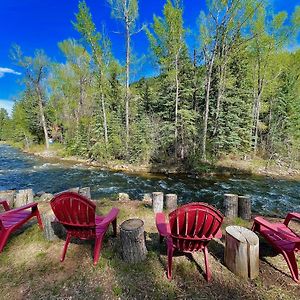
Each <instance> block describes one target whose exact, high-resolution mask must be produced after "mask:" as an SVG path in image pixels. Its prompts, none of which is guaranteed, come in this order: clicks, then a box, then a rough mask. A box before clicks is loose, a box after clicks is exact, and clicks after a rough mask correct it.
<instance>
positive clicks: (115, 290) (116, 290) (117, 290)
mask: <svg viewBox="0 0 300 300" xmlns="http://www.w3.org/2000/svg"><path fill="white" fill-rule="evenodd" d="M112 291H113V293H114V295H115V296H116V297H120V296H121V295H122V292H123V290H122V288H121V287H120V286H118V285H115V286H113V288H112Z"/></svg>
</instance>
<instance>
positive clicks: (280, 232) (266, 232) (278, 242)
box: [252, 212, 300, 283]
mask: <svg viewBox="0 0 300 300" xmlns="http://www.w3.org/2000/svg"><path fill="white" fill-rule="evenodd" d="M293 218H295V219H298V220H300V213H296V212H292V213H288V214H287V216H286V218H285V220H284V222H283V223H280V222H279V223H271V222H269V221H267V220H265V219H264V218H262V217H256V218H254V223H253V226H252V230H253V231H257V232H259V233H260V234H261V235H262V236H263V237H264V238H265V239H266V240H267V241H268V242H269V243H270V244H271V245H272V246H273V247H274V248H275V249H276V250H277V251H278V252H279V253H281V254H282V255H283V257H284V259H285V260H286V262H287V264H288V267H289V269H290V272H291V274H292V278H293V279H294V280H295V281H296V282H297V283H300V278H299V271H298V266H297V261H296V255H295V254H296V253H297V252H299V251H300V236H299V235H298V234H297V233H296V232H294V231H293V230H292V229H291V228H290V227H289V222H290V220H291V219H293Z"/></svg>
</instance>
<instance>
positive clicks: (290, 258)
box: [282, 251, 300, 283]
mask: <svg viewBox="0 0 300 300" xmlns="http://www.w3.org/2000/svg"><path fill="white" fill-rule="evenodd" d="M282 254H283V257H284V259H285V260H286V262H287V264H288V267H289V269H290V272H291V275H292V278H293V279H294V280H295V281H296V282H297V283H300V278H299V271H298V265H297V261H296V257H295V253H294V252H285V251H283V252H282Z"/></svg>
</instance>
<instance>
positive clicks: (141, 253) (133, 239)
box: [120, 219, 147, 263]
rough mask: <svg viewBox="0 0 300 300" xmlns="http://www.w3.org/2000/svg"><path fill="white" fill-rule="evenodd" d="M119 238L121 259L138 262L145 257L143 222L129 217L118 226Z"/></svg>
mask: <svg viewBox="0 0 300 300" xmlns="http://www.w3.org/2000/svg"><path fill="white" fill-rule="evenodd" d="M120 238H121V246H122V256H123V259H124V260H125V261H126V262H128V263H139V262H141V261H143V260H145V259H146V256H147V248H146V244H145V232H144V222H143V221H142V220H140V219H129V220H127V221H124V222H123V223H122V224H121V226H120Z"/></svg>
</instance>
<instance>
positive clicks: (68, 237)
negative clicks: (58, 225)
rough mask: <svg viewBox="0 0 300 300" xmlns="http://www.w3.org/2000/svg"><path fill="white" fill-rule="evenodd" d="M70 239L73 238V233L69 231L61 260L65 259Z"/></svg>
mask: <svg viewBox="0 0 300 300" xmlns="http://www.w3.org/2000/svg"><path fill="white" fill-rule="evenodd" d="M70 240H71V235H70V234H69V233H67V238H66V242H65V245H64V249H63V252H62V255H61V259H60V261H61V262H63V261H64V260H65V256H66V252H67V249H68V246H69V243H70Z"/></svg>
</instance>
